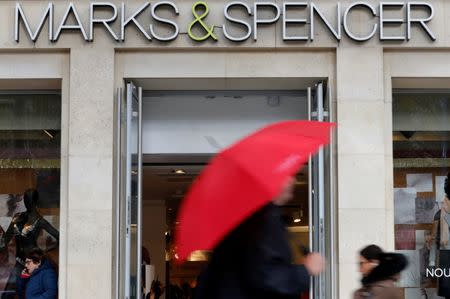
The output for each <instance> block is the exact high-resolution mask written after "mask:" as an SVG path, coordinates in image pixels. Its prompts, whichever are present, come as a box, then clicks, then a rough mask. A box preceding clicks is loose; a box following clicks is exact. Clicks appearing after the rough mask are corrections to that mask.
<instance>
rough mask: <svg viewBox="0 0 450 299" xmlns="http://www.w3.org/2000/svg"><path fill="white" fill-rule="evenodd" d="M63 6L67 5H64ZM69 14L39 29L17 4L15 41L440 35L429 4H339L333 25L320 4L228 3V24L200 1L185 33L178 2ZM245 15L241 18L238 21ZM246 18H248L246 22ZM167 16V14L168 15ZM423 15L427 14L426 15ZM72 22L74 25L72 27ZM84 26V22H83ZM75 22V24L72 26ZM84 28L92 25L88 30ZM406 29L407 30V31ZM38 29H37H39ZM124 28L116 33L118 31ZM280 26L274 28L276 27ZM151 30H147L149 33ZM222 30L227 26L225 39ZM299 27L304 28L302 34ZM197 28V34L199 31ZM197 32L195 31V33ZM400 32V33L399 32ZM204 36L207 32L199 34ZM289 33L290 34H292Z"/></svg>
mask: <svg viewBox="0 0 450 299" xmlns="http://www.w3.org/2000/svg"><path fill="white" fill-rule="evenodd" d="M57 5H62V3H58V4H57ZM65 5H67V7H66V9H65V13H64V15H63V17H62V18H58V19H56V17H55V14H54V6H55V4H53V3H52V2H50V3H48V5H47V7H46V8H45V9H44V10H43V12H42V14H41V17H40V22H39V24H37V25H36V24H30V22H29V21H28V19H29V16H27V14H26V13H25V9H24V7H23V6H24V5H22V4H21V3H18V2H17V3H16V6H15V24H14V39H15V40H16V42H20V40H21V39H20V31H21V29H22V28H24V29H25V30H24V31H25V32H26V34H27V37H28V38H30V39H31V40H32V41H33V42H35V41H37V40H38V38H39V37H40V35H41V31H42V29H43V27H44V25H45V24H47V25H48V39H49V40H50V41H52V42H56V41H58V39H59V37H60V35H61V34H63V33H64V32H67V31H78V32H79V34H81V35H82V36H83V39H84V40H86V41H89V42H93V41H94V26H102V27H104V28H105V29H106V30H107V32H108V34H109V35H110V36H111V38H112V39H113V40H115V41H117V42H123V41H125V29H126V28H127V27H129V26H134V27H135V28H136V29H137V30H138V31H139V32H140V33H141V34H142V37H143V38H145V39H147V40H149V41H151V40H157V41H163V42H167V41H172V40H175V39H176V38H177V37H178V36H179V34H180V30H183V32H186V31H187V33H188V36H189V38H190V39H192V40H195V41H198V42H202V41H206V40H213V41H218V40H221V39H226V40H230V41H233V42H243V41H246V40H248V39H250V38H252V39H253V40H254V41H255V42H256V41H257V40H258V30H259V29H260V27H261V25H269V24H275V23H277V22H281V23H282V26H281V27H282V29H281V30H282V37H283V40H284V41H310V42H312V41H314V38H315V26H316V24H317V23H318V22H321V23H322V24H324V25H325V27H326V28H327V30H328V31H329V34H330V35H331V36H332V37H333V38H334V39H335V40H336V41H340V40H341V39H342V38H343V35H344V34H345V35H346V36H347V37H348V38H350V39H351V40H354V41H359V42H364V41H368V40H370V39H372V38H374V37H375V36H378V38H379V39H380V40H381V41H387V40H390V41H392V40H394V41H409V40H411V39H412V38H413V36H412V35H413V34H412V27H413V26H414V27H417V28H419V29H420V31H421V33H422V34H425V35H426V36H428V37H429V38H430V40H432V41H435V40H436V35H435V34H434V33H433V31H432V30H431V29H430V27H429V26H428V23H429V22H430V21H431V20H432V19H433V17H434V8H433V6H432V5H431V4H430V3H427V2H380V3H378V4H377V5H373V4H370V3H368V2H362V1H358V2H354V3H351V4H350V5H348V6H346V7H343V6H342V5H341V3H340V2H337V4H336V10H335V16H334V17H333V19H335V20H336V21H335V22H334V24H332V22H330V20H329V19H331V17H330V16H326V15H325V13H324V12H323V8H321V7H320V6H319V5H318V4H315V3H312V2H311V3H307V2H290V1H289V2H282V3H272V2H259V1H257V2H254V3H253V4H252V5H249V4H247V3H244V2H241V1H233V2H229V3H225V4H224V6H223V15H224V19H225V21H224V22H222V23H220V24H219V23H217V22H215V20H211V19H210V18H208V13H209V6H208V3H207V2H203V1H200V2H196V3H193V4H192V9H191V12H190V14H192V22H190V24H189V26H188V28H183V29H182V28H180V26H179V24H178V23H177V16H178V15H179V14H180V12H179V9H178V6H177V5H176V4H175V3H174V2H170V1H159V2H155V3H150V2H145V3H144V4H143V5H141V6H140V7H138V8H134V9H133V11H132V13H127V11H129V10H130V9H129V7H127V6H126V4H125V2H122V3H121V5H116V4H113V3H110V2H91V3H89V17H88V20H82V19H81V18H80V14H79V8H77V7H76V6H75V4H74V3H72V2H69V3H68V4H65ZM356 9H359V10H364V11H366V13H368V14H369V15H370V17H371V20H370V21H369V22H370V27H371V30H369V31H368V32H366V33H364V34H356V33H355V32H354V30H352V24H350V16H351V15H352V13H355V10H356ZM100 10H101V11H103V12H104V11H108V12H109V16H108V17H102V18H100V17H98V16H97V15H96V12H97V13H98V12H99V11H100ZM162 10H164V11H166V12H167V11H168V12H170V14H171V15H172V17H171V18H168V17H161V16H160V14H159V12H161V11H162ZM392 10H394V11H395V15H397V16H398V17H396V18H394V17H388V16H386V12H387V11H390V12H392ZM417 10H422V11H423V10H424V11H425V12H426V14H425V16H420V17H419V16H417V15H418V14H417V13H414V12H417ZM262 11H270V12H271V16H270V17H263V16H262V13H261V12H262ZM294 11H295V12H298V11H301V12H303V15H304V17H303V18H290V17H289V16H290V15H292V12H294ZM144 12H147V13H149V16H150V17H151V20H149V24H148V25H144V24H142V21H138V16H139V15H141V14H142V13H144ZM237 12H240V15H239V17H238V16H237V15H238V13H237ZM242 13H243V14H244V15H245V17H242ZM166 14H167V13H166ZM421 15H423V13H421ZM69 19H73V20H74V22H72V23H70V22H69ZM83 21H84V22H83ZM69 23H70V24H69ZM84 24H88V26H85V25H84ZM403 24H405V25H406V26H404V25H403ZM33 25H34V26H33ZM161 25H162V26H164V27H168V28H170V30H169V33H166V34H165V35H162V34H161V33H157V31H158V30H156V29H157V27H158V26H161ZM114 26H115V27H118V29H116V31H115V30H114V29H113V27H114ZM232 26H234V27H235V28H236V27H238V28H241V29H240V30H239V31H238V32H239V34H238V33H236V32H235V31H236V30H234V31H233V32H232V30H231V29H230V28H231V27H232ZM272 26H274V25H272ZM146 27H147V28H146ZM216 27H222V33H223V35H222V34H219V32H218V31H219V30H216ZM387 27H389V28H391V31H390V32H389V34H387V33H386V29H387ZM299 28H303V30H301V32H303V31H305V28H307V30H306V33H305V32H303V33H300V32H299ZM194 29H195V30H194ZM194 31H195V32H194ZM393 31H394V32H393ZM199 32H202V33H200V34H199ZM288 32H289V33H288Z"/></svg>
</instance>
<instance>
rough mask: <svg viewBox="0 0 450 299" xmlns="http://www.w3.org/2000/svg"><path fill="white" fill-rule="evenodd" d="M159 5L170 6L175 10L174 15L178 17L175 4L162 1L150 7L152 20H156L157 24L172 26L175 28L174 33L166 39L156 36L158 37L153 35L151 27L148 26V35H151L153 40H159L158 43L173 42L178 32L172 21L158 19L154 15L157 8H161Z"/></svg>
mask: <svg viewBox="0 0 450 299" xmlns="http://www.w3.org/2000/svg"><path fill="white" fill-rule="evenodd" d="M161 5H168V6H171V7H172V8H173V9H174V10H175V14H176V15H178V14H179V12H178V8H177V6H176V5H175V4H173V3H172V2H169V1H162V2H158V3H156V4H155V5H154V6H153V7H152V17H153V19H155V20H157V21H159V22H161V23H164V24H169V25H171V26H173V27H174V28H175V32H174V33H173V34H172V35H171V36H168V37H162V36H158V35H157V34H156V33H155V31H154V30H153V25H152V24H150V33H151V35H153V37H154V38H156V39H157V40H159V41H171V40H174V39H176V38H177V36H178V33H179V32H180V30H179V29H178V25H177V24H176V23H175V22H174V21H171V20H168V19H163V18H161V17H158V16H157V15H156V13H155V11H156V9H157V8H158V6H161Z"/></svg>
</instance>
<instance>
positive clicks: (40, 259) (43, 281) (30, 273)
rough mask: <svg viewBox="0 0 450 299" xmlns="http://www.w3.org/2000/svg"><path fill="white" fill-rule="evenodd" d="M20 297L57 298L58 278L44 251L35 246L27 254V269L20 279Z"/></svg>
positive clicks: (26, 298)
mask: <svg viewBox="0 0 450 299" xmlns="http://www.w3.org/2000/svg"><path fill="white" fill-rule="evenodd" d="M17 289H18V295H19V299H56V298H57V296H58V278H57V275H56V272H55V270H54V269H53V267H52V265H51V263H50V262H49V261H48V260H47V259H46V258H45V255H44V252H43V251H42V250H40V249H39V248H34V249H32V250H30V251H29V252H27V254H26V255H25V269H24V270H23V271H22V274H21V276H20V278H19V280H18V288H17Z"/></svg>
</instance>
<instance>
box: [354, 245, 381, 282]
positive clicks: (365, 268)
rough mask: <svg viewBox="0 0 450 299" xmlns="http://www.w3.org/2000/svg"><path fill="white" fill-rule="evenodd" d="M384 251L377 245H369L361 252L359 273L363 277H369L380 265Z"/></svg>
mask: <svg viewBox="0 0 450 299" xmlns="http://www.w3.org/2000/svg"><path fill="white" fill-rule="evenodd" d="M382 253H383V250H382V249H381V248H380V247H379V246H377V245H374V244H372V245H369V246H366V247H364V248H363V249H361V251H360V252H359V272H361V274H362V276H363V277H365V276H367V275H368V274H369V273H370V272H371V271H372V269H373V268H375V267H376V266H378V265H379V264H380V255H381V254H382Z"/></svg>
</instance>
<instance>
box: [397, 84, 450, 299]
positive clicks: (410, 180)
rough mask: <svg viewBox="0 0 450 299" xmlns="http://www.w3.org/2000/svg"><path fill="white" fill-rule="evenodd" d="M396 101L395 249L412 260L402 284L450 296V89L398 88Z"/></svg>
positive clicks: (411, 290) (409, 296)
mask: <svg viewBox="0 0 450 299" xmlns="http://www.w3.org/2000/svg"><path fill="white" fill-rule="evenodd" d="M392 104H393V162H394V219H395V224H394V225H395V249H396V250H397V251H399V252H401V253H403V254H405V255H406V256H407V257H408V258H409V261H410V263H409V266H408V268H407V269H406V270H405V271H404V273H402V277H401V279H400V281H399V287H401V288H403V289H404V298H405V299H416V298H418V299H419V298H420V299H422V298H426V299H436V298H450V281H449V279H450V278H448V277H445V275H440V274H445V273H447V274H448V275H447V276H450V246H449V242H448V232H449V223H450V214H448V213H450V202H449V200H448V199H447V196H448V193H449V192H448V191H449V190H448V189H449V188H448V180H449V178H448V176H449V175H450V173H449V172H450V121H449V119H450V94H447V93H444V92H440V91H436V90H424V91H419V92H417V91H398V92H397V93H395V94H394V96H393V103H392ZM442 227H445V228H446V229H445V230H444V231H442V230H441V228H442Z"/></svg>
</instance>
